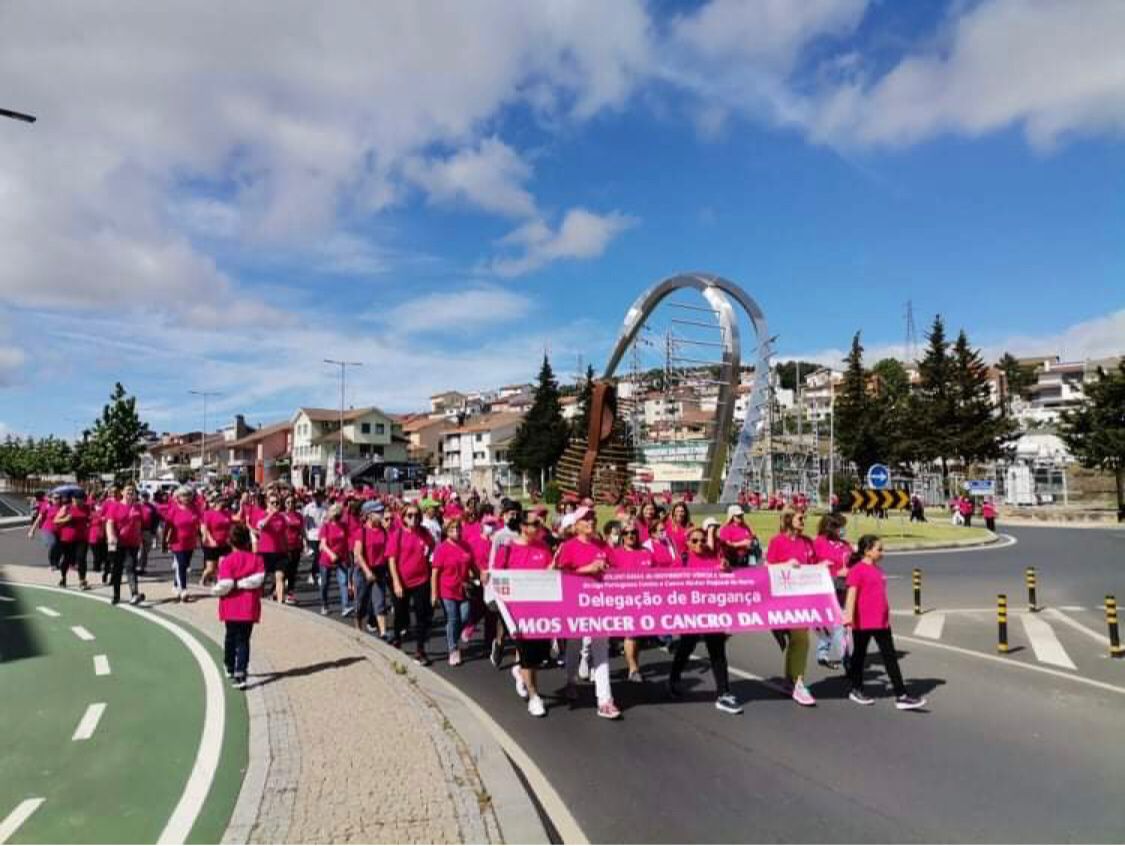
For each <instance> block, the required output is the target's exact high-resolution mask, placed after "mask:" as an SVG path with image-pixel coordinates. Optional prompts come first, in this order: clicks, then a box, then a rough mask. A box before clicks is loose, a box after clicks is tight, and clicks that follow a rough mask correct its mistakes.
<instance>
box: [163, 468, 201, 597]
mask: <svg viewBox="0 0 1125 846" xmlns="http://www.w3.org/2000/svg"><path fill="white" fill-rule="evenodd" d="M193 499H194V496H193V493H192V490H191V488H189V487H187V486H186V485H185V486H183V487H180V488H177V489H176V496H175V498H174V499H173V501H172V502H170V503H169V504H168V508H167V509H166V510H165V512H164V525H165V537H166V539H167V544H168V549H170V550H171V551H172V557H173V558H174V559H175V570H174V571H173V582H174V584H175V588H176V601H177V602H190V601H191V597H190V596H188V574H189V573H190V572H191V558H192V555H193V554H194V552H195V548H196V547H197V546H198V545H199V529H200V526H201V525H202V522H203V521H202V520H201V519H200V516H199V513H198V512H197V511H196V510H195V508H194V507H193V505H192V503H193Z"/></svg>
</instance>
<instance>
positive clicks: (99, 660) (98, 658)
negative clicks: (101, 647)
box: [94, 655, 109, 676]
mask: <svg viewBox="0 0 1125 846" xmlns="http://www.w3.org/2000/svg"><path fill="white" fill-rule="evenodd" d="M94 675H95V676H108V675H109V656H108V655H95V656H94Z"/></svg>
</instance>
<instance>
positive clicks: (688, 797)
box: [0, 527, 1125, 843]
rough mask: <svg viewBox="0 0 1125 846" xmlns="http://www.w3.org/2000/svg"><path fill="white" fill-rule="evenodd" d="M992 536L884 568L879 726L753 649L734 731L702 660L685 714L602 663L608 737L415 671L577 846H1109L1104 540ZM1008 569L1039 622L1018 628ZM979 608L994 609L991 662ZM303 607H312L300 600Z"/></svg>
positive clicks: (603, 725)
mask: <svg viewBox="0 0 1125 846" xmlns="http://www.w3.org/2000/svg"><path fill="white" fill-rule="evenodd" d="M1001 531H1002V532H1004V533H1005V534H1008V535H1010V536H1011V537H1012V538H1014V539H1015V541H1016V543H1014V544H1007V545H1004V546H997V547H995V548H986V549H980V550H973V551H959V552H955V553H926V554H923V553H907V554H901V555H893V556H889V557H888V558H887V559H886V561H885V566H886V569H887V570H888V573H889V575H891V576H892V577H896V576H897V577H898V578H892V579H891V581H890V585H891V598H892V606H893V607H894V608H895V609H896V610H897V611H898V612H899V613H898V614H897V615H896V617H895V620H894V627H895V631H896V637H897V638H898V647H899V653H900V658H901V663H902V667H903V671H904V674H905V676H906V678H907V684H908V686H909V687H910V688H911V690H912V692H914V693H916V694H921V695H925V696H926V697H927V698H928V700H929V707H928V708H927V709H926V710H925V711H920V712H899V711H896V710H895V709H894V708H893V705H892V704H891V701H890V699H889V698H880V699H879V701H878V702H877V704H876V705H875V706H873V707H866V708H865V707H862V706H858V705H855V704H853V703H851V702H849V701H848V700H847V699H846V684H845V683H844V682H843V681H842V679H840V678H839V676H838V674H834V673H830V672H828V671H824V670H821V669H820V668H818V667H816V666H815V665H813V666H811V667H810V671H809V674H808V679H809V681H810V683H811V687H812V691H813V693H814V694H815V695H816V696H817V697H818V700H819V701H818V705H817V707H816V708H811V709H806V708H800V707H799V706H797V705H796V704H795V703H793V702H792V701H790V700H788V699H786V698H784V697H782V696H780V695H779V694H778V693H777V692H776V690H775V689H774V687H773V686H772V684H773V683H775V682H776V681H777V679H778V678H779V677H780V674H781V670H782V661H781V655H780V653H779V651H778V649H777V647H776V645H775V644H774V642H773V640H772V638H770V637H769V636H768V635H764V634H762V635H739V636H737V637H735V638H733V639H732V640H731V642H730V644H729V655H730V661H731V666H732V672H733V673H734V675H735V679H734V689H735V692H736V693H737V694H738V695H739V696H740V697H741V698H742V699H743V700H744V701H745V702H746V711H745V713H744V714H742V715H741V716H729V715H726V714H723V713H721V712H719V711H717V710H716V709H715V708H714V707H713V699H714V696H713V689H712V682H711V677H710V673H709V672H708V671H707V665H706V662H705V661H704V660H702V659H701V660H699V661H698V662H697V663H696V665H695V667H694V668H693V669H692V670H691V671H689V673H688V674H687V675H686V676H685V687H687V688H688V695H687V696H686V697H684V699H683V700H680V701H670V700H668V699H667V697H666V696H665V694H664V687H663V683H664V680H665V679H666V677H667V670H668V665H669V660H670V659H669V657H668V656H667V655H666V654H665V653H664V652H662V651H659V650H647V651H645V652H644V653H643V655H642V665H643V667H644V670H645V674H646V678H647V679H648V680H649V681H647V682H646V683H644V684H640V685H636V684H630V683H628V682H625V681H624V679H623V666H622V662H621V661H620V659H618V660H615V662H614V692H615V696H616V698H617V702H618V704H619V706H621V707H622V709H623V710H624V712H625V715H624V719H623V720H621V721H619V722H616V723H613V722H609V721H606V720H599V719H597V718H596V717H595V716H594V699H593V690H592V687H591V686H590V685H582V687H581V691H582V696H581V699H580V701H579V703H578V705H577V707H575V708H571V707H569V706H568V705H566V704H565V703H564V702H563V700H562V699H561V692H562V686H563V684H564V678H563V674H562V671H561V670H552V671H548V672H545V673H543V674H542V681H541V688H542V689H543V691H544V693H545V694H548V696H547V703H548V707H549V708H550V711H549V713H548V716H547V718H546V719H542V720H536V719H534V718H532V717H530V716H528V715H527V712H526V709H525V706H524V703H523V702H522V701H521V700H520V699H518V698H517V696H516V694H515V691H514V689H513V685H512V683H511V677H510V675H509V673H508V668H509V667H510V666H511V663H512V661H513V659H514V656H513V654H512V653H511V652H510V651H509V652H508V653H507V654H506V656H505V661H504V668H503V670H502V671H499V672H498V671H497V670H495V669H494V668H493V667H492V665H491V664H490V663H489V662H488V661H487V659H485V658H484V657H483V650H482V649H481V648H480V647H477V646H474V648H473V649H472V650H471V651H470V652H469V656H470V660H469V661H468V662H467V663H466V664H464V665H463V666H461V667H459V668H451V667H448V666H447V665H445V664H444V663H443V662H442V661H436V662H435V664H434V670H435V671H436V672H438V673H440V674H441V675H443V676H444V677H445V678H447V679H449V680H450V681H452V682H453V683H454V684H456V685H457V686H458V687H459V688H460V689H461V690H462V691H464V692H465V693H467V694H468V695H469V696H471V697H472V698H473V699H475V700H476V701H477V703H478V704H480V705H481V707H482V708H484V709H485V710H486V711H487V712H488V713H489V714H490V715H491V716H492V717H493V718H494V719H495V720H497V721H498V722H499V723H500V724H501V725H502V726H503V727H504V729H505V730H506V731H507V732H508V733H509V734H510V735H511V736H512V737H513V738H514V739H515V740H516V741H517V742H518V743H519V744H520V745H521V746H522V748H523V749H524V751H525V752H526V753H527V754H528V755H529V756H530V757H531V758H532V760H534V761H535V763H536V765H537V766H538V767H539V768H540V769H541V770H542V771H543V772H544V773H545V774H546V776H547V778H548V779H549V780H550V781H551V782H552V784H553V786H554V788H555V790H556V791H557V792H558V794H559V795H560V796H561V798H562V799H563V801H564V802H565V803H566V804H567V807H568V808H569V810H570V812H571V813H572V814H573V815H574V817H575V818H576V819H577V821H578V823H579V824H580V825H581V827H582V829H583V831H584V832H585V834H586V836H587V837H588V838H589V839H590V840H591V841H593V842H600V843H604V842H620V843H632V842H669V843H670V842H699V841H705V842H706V841H713V842H745V841H761V842H796V843H806V842H814V841H815V842H848V843H852V842H856V843H858V842H887V841H901V842H937V841H940V842H975V841H982V840H984V841H1005V842H1013V841H1022V842H1071V841H1079V842H1120V841H1121V840H1122V839H1123V837H1125V803H1123V802H1121V785H1122V783H1123V782H1125V749H1123V748H1122V744H1121V738H1122V736H1123V731H1122V729H1123V727H1125V660H1122V661H1114V660H1112V659H1110V658H1108V657H1106V656H1107V646H1106V641H1105V637H1104V635H1105V625H1104V618H1103V615H1102V611H1101V610H1100V608H1099V606H1100V605H1101V603H1102V599H1103V597H1104V595H1105V594H1107V593H1113V594H1116V595H1117V596H1118V597H1119V598H1120V599H1122V600H1123V601H1125V532H1118V531H1105V530H1090V529H1048V528H1019V529H1004V528H1003V527H1001ZM36 554H37V550H36V551H35V552H32V547H31V546H30V545H28V544H27V543H26V542H25V541H23V540H22V538H20V537H19V535H18V534H15V535H13V534H7V535H0V561H4V560H12V561H20V562H21V563H22V562H26V561H27V560H28V557H29V555H31V556H33V557H34V555H36ZM1027 566H1035V567H1036V568H1037V569H1038V574H1039V581H1040V589H1039V602H1040V604H1041V605H1045V606H1048V607H1047V609H1046V610H1044V611H1041V612H1040V613H1038V614H1035V615H1028V616H1029V617H1030V618H1031V619H1030V622H1026V623H1025V621H1024V618H1023V615H1022V610H1023V607H1024V605H1025V603H1026V593H1025V589H1024V580H1023V577H1024V568H1025V567H1027ZM914 567H920V568H921V569H922V570H923V573H924V593H923V605H924V606H925V609H926V613H925V614H923V615H922V616H921V617H915V616H914V615H913V614H911V613H910V608H911V586H910V571H911V569H912V568H914ZM997 593H1007V594H1008V597H1009V603H1010V605H1011V608H1012V610H1013V619H1012V622H1011V624H1010V637H1009V641H1010V644H1011V652H1010V653H1009V654H1008V655H1005V656H1000V655H998V654H997V651H996V620H995V613H994V611H993V610H992V609H993V608H994V607H995V600H996V594H997ZM302 600H303V601H307V602H308V605H309V607H310V608H312V609H313V610H316V609H317V607H318V606H319V600H315V599H313V597H312V595H311V593H309V592H308V590H307V589H305V590H304V591H302ZM939 616H940V617H941V618H942V624H941V625H940V627H937V626H935V622H936V621H937V620H938V618H939ZM927 618H928V622H927V623H925V624H922V623H921V621H922V620H926V619H927ZM920 625H922V629H921V630H920V631H916V630H918V628H919V626H920ZM927 627H928V628H927ZM1044 629H1046V633H1045V632H1044ZM436 634H437V636H435V637H434V639H433V641H432V644H433V648H432V654H433V655H434V656H435V657H438V656H443V655H444V645H443V640H444V639H443V637H441V636H440V634H439V633H436ZM701 652H702V650H701ZM1060 653H1061V655H1060ZM1066 663H1069V664H1070V666H1066ZM868 671H869V678H871V679H872V684H871V685H870V686H869V690H870V692H872V693H873V694H874V695H876V696H880V697H882V696H884V695H885V696H887V697H889V695H890V691H889V690H886V691H881V690H880V687H881V682H880V681H879V679H882V676H881V673H880V671H881V667H880V666H879V663H878V661H877V660H871V659H870V658H869V662H868Z"/></svg>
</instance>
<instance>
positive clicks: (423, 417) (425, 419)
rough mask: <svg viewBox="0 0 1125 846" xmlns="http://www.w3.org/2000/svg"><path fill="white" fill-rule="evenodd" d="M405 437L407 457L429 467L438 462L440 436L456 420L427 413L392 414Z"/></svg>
mask: <svg viewBox="0 0 1125 846" xmlns="http://www.w3.org/2000/svg"><path fill="white" fill-rule="evenodd" d="M394 418H395V419H396V421H397V422H398V424H399V425H400V426H401V427H402V434H403V436H404V437H405V438H406V439H407V442H408V443H407V446H406V451H407V457H408V459H409V460H410V461H413V462H415V463H417V464H421V465H423V466H429V467H435V468H436V467H437V466H438V465H439V464H440V463H441V460H440V456H439V454H440V452H441V438H442V435H443V434H444V433H445V432H446V431H447V430H449V429H451V428H455V427H456V426H457V423H456V421H451V420H448V419H446V418H445V417H437V418H435V417H432V416H431V415H429V414H401V415H394Z"/></svg>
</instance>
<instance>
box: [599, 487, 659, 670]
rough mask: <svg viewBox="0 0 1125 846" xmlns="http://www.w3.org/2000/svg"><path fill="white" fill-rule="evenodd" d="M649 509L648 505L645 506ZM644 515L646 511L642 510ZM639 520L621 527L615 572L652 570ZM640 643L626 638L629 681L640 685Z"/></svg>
mask: <svg viewBox="0 0 1125 846" xmlns="http://www.w3.org/2000/svg"><path fill="white" fill-rule="evenodd" d="M645 507H646V508H647V507H648V506H647V505H646V506H645ZM641 514H642V515H643V514H644V509H641ZM639 522H640V521H638V520H630V521H629V522H627V523H626V524H625V525H624V526H622V527H621V546H619V547H618V548H616V549H614V550H612V551H611V554H610V559H609V560H610V562H611V563H612V564H613V568H614V569H615V570H651V569H652V566H653V558H652V551H651V550H649V549H646V548H645V547H643V546H641V533H640V525H639ZM639 653H640V643H639V642H638V641H637V639H636V638H635V637H627V638H625V664H626V665H627V666H628V668H629V676H628V680H629V681H631V682H635V683H637V684H640V683H642V682H644V676H642V675H641V664H640V660H639Z"/></svg>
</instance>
